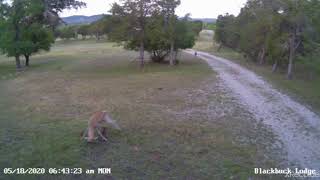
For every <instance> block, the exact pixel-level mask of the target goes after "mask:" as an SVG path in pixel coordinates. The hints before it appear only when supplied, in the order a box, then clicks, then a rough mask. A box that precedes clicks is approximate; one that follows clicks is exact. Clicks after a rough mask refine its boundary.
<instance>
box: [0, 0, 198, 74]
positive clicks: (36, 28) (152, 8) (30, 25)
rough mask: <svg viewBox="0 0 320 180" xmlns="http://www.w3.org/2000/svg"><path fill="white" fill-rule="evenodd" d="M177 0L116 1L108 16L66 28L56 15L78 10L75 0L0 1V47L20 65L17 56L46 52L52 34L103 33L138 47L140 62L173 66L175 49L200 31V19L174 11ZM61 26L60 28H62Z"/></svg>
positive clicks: (67, 36)
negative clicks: (147, 61)
mask: <svg viewBox="0 0 320 180" xmlns="http://www.w3.org/2000/svg"><path fill="white" fill-rule="evenodd" d="M179 5H180V0H122V1H120V3H114V4H113V5H112V8H111V10H110V15H106V16H104V17H103V18H102V19H100V20H98V21H96V22H93V23H91V24H87V25H79V26H66V25H63V21H62V20H61V19H60V18H59V16H58V14H59V13H60V12H62V11H63V10H64V9H70V8H81V7H84V6H85V3H83V2H81V1H77V0H13V1H12V3H7V2H6V1H5V0H0V31H1V34H0V50H1V52H2V53H3V54H6V55H7V56H9V57H15V60H16V67H17V69H21V67H22V66H21V62H20V57H21V56H24V57H25V59H26V64H25V65H26V66H29V58H30V56H32V55H33V54H35V53H38V52H40V51H42V50H45V51H49V50H50V47H51V46H52V44H53V43H54V42H55V39H56V38H58V37H59V38H62V39H71V38H77V37H78V35H79V34H80V35H82V38H86V37H87V36H88V35H91V36H95V37H96V38H97V40H99V39H100V38H101V37H102V36H104V35H107V36H108V39H109V40H110V41H114V42H118V43H119V44H121V45H123V46H124V47H125V48H127V49H130V50H138V51H139V52H140V53H139V60H140V66H141V67H143V66H144V64H145V52H148V53H149V54H150V57H151V59H152V61H153V62H157V63H165V62H166V59H169V62H170V65H176V64H177V63H178V61H177V54H178V51H179V49H186V48H191V47H193V45H194V43H195V39H196V36H197V35H198V34H199V33H200V31H201V30H202V27H203V24H202V22H201V21H191V20H190V17H189V15H186V16H185V17H183V18H179V17H178V16H177V15H176V14H175V10H176V8H177V7H178V6H179ZM61 25H62V26H61Z"/></svg>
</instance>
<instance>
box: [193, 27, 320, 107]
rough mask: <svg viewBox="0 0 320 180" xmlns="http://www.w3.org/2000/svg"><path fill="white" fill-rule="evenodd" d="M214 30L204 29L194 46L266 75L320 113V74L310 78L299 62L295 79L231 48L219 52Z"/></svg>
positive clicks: (279, 86)
mask: <svg viewBox="0 0 320 180" xmlns="http://www.w3.org/2000/svg"><path fill="white" fill-rule="evenodd" d="M213 35H214V33H213V32H212V31H209V30H208V31H203V32H202V33H201V35H200V38H199V41H198V42H197V44H196V46H195V47H194V48H195V49H197V50H200V51H206V52H210V53H212V54H214V55H217V56H220V57H224V58H227V59H230V60H232V61H234V62H236V63H238V64H241V65H242V66H244V67H246V68H248V69H250V70H252V71H254V72H255V73H257V74H258V75H260V76H262V77H264V78H265V79H266V80H267V81H268V82H270V83H271V84H272V85H273V86H275V87H276V88H277V89H279V90H281V91H283V92H285V93H287V94H289V95H290V96H291V97H293V98H295V99H296V100H298V101H299V102H301V103H303V104H305V105H307V106H309V107H310V108H312V109H313V110H314V111H316V112H318V113H320V75H319V74H316V75H315V77H314V78H313V79H312V80H310V79H309V77H307V76H306V75H308V73H309V72H306V70H305V69H303V68H302V67H301V66H302V65H300V64H299V63H297V64H296V68H295V70H294V71H295V72H294V73H295V77H294V79H293V80H288V79H287V78H286V69H280V70H279V71H278V72H277V73H272V66H271V65H264V66H260V65H257V64H256V63H254V62H252V61H250V60H248V59H246V58H244V55H243V54H241V53H239V52H236V51H234V50H232V49H230V48H226V47H223V48H222V49H221V50H220V51H219V52H218V45H217V44H216V43H214V42H213Z"/></svg>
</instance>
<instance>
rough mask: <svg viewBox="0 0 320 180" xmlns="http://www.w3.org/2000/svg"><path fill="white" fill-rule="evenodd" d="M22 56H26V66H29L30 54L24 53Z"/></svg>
mask: <svg viewBox="0 0 320 180" xmlns="http://www.w3.org/2000/svg"><path fill="white" fill-rule="evenodd" d="M24 57H25V58H26V67H29V60H30V56H29V55H24Z"/></svg>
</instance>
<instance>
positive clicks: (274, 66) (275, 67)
mask: <svg viewBox="0 0 320 180" xmlns="http://www.w3.org/2000/svg"><path fill="white" fill-rule="evenodd" d="M277 69H278V60H276V61H275V62H274V64H273V66H272V72H273V73H275V72H276V71H277Z"/></svg>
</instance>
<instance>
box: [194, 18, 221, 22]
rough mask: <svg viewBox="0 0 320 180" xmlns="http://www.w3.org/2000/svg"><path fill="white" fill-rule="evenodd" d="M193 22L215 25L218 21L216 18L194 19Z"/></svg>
mask: <svg viewBox="0 0 320 180" xmlns="http://www.w3.org/2000/svg"><path fill="white" fill-rule="evenodd" d="M192 20H193V21H202V22H204V23H215V22H216V21H217V19H214V18H192Z"/></svg>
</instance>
